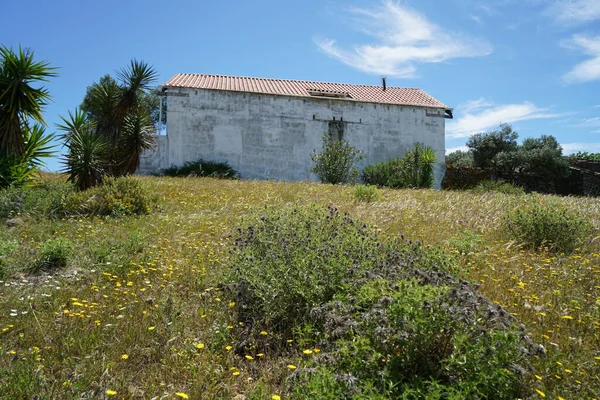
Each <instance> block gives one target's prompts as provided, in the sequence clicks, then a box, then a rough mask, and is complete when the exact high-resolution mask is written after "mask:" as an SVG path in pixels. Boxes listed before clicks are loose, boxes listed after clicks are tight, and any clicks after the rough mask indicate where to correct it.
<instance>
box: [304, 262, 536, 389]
mask: <svg viewBox="0 0 600 400" xmlns="http://www.w3.org/2000/svg"><path fill="white" fill-rule="evenodd" d="M394 269H396V270H397V271H398V272H400V271H401V270H402V269H401V268H399V267H389V269H388V271H387V272H388V273H389V272H392V271H393V270H394ZM384 271H385V269H384V270H375V271H372V274H371V277H369V276H365V275H361V276H360V277H355V278H354V279H353V281H354V283H356V284H357V285H359V288H358V290H357V291H354V292H349V293H347V294H340V295H338V296H336V297H335V298H334V301H332V302H329V303H327V304H325V305H323V306H321V307H320V308H318V309H316V310H313V313H312V315H313V318H315V319H319V318H322V319H323V320H324V324H323V325H324V334H323V337H325V338H335V341H334V343H331V341H330V340H325V341H323V342H322V343H325V344H323V345H322V346H321V349H322V353H324V352H329V353H330V356H329V357H327V358H324V360H328V361H326V362H325V363H324V365H323V363H320V362H315V364H314V367H315V368H316V369H317V371H318V370H320V369H322V368H323V367H325V368H331V369H333V370H334V371H336V373H337V374H336V375H334V377H330V378H333V379H330V381H329V383H328V385H329V386H330V387H332V388H334V389H335V390H340V389H342V388H343V396H341V397H342V398H356V399H358V398H371V397H370V394H371V393H380V394H382V395H384V396H385V398H414V399H421V398H453V399H467V398H488V399H491V398H493V399H514V398H519V397H526V396H525V395H526V394H527V389H526V387H525V385H524V382H525V381H524V379H523V378H524V374H525V373H526V371H527V367H528V365H529V364H528V363H529V361H528V358H527V357H528V355H529V354H538V355H539V354H542V353H543V350H542V348H541V347H540V346H538V345H535V344H533V343H531V342H529V341H528V340H527V339H526V337H525V336H524V335H523V333H521V332H519V331H518V329H517V328H516V326H514V325H513V324H512V321H513V320H512V318H511V317H510V315H509V314H508V313H507V312H505V311H504V310H502V309H501V308H500V307H497V306H493V305H492V304H491V303H490V302H489V301H487V300H485V299H484V298H483V297H482V296H481V295H479V294H477V293H476V292H475V291H474V290H473V289H472V288H469V287H468V286H466V285H464V286H463V285H460V284H457V282H456V281H454V280H453V279H451V278H449V277H448V276H444V275H440V274H436V273H423V272H422V271H421V272H420V273H419V274H416V276H419V278H416V277H415V278H408V276H409V275H410V273H409V272H408V271H406V270H405V271H404V272H403V273H401V274H400V275H404V276H405V277H406V278H405V279H402V278H399V279H394V278H392V279H390V277H391V276H393V275H387V278H382V276H386V275H385V274H384ZM328 346H331V347H328ZM310 370H311V371H312V369H310ZM312 373H313V374H314V372H312ZM314 383H315V382H314V381H312V380H309V382H308V383H301V385H302V386H303V388H304V387H305V386H310V385H314ZM342 383H345V385H342ZM323 390H325V389H323ZM295 391H296V392H301V391H302V390H301V388H295Z"/></svg>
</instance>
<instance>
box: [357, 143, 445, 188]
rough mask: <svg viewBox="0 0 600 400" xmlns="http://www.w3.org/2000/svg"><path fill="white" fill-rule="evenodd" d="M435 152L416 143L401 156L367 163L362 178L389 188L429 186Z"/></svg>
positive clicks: (371, 183) (431, 181)
mask: <svg viewBox="0 0 600 400" xmlns="http://www.w3.org/2000/svg"><path fill="white" fill-rule="evenodd" d="M434 163H435V153H434V152H433V150H432V149H431V148H430V147H428V146H423V145H421V144H420V143H417V144H416V145H415V147H414V148H413V149H412V150H410V151H408V152H407V153H406V154H405V155H404V156H403V157H401V158H393V159H390V160H387V161H382V162H380V163H377V164H372V165H367V166H366V167H365V168H364V169H363V172H362V180H363V182H365V183H366V184H369V185H377V186H380V187H391V188H430V187H432V186H433V164H434Z"/></svg>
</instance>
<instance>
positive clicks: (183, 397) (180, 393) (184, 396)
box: [175, 392, 190, 399]
mask: <svg viewBox="0 0 600 400" xmlns="http://www.w3.org/2000/svg"><path fill="white" fill-rule="evenodd" d="M175 396H177V397H181V398H182V399H189V398H190V396H188V395H187V394H185V393H183V392H177V393H175Z"/></svg>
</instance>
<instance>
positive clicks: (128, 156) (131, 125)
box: [118, 109, 154, 174]
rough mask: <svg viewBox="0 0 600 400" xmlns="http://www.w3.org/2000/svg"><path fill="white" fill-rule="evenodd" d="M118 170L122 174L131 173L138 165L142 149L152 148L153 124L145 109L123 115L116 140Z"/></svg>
mask: <svg viewBox="0 0 600 400" xmlns="http://www.w3.org/2000/svg"><path fill="white" fill-rule="evenodd" d="M118 148H119V153H120V154H121V157H120V160H119V164H118V165H119V170H120V171H122V172H123V173H124V174H133V173H134V172H135V171H136V170H137V169H138V168H139V166H140V156H141V155H142V153H143V152H144V150H151V149H153V148H154V124H153V123H152V117H151V116H150V114H149V113H148V112H146V110H142V109H139V110H138V112H137V113H136V114H130V115H127V116H126V117H125V121H123V127H122V129H121V137H120V138H119V142H118Z"/></svg>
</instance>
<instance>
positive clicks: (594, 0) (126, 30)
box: [0, 0, 600, 170]
mask: <svg viewBox="0 0 600 400" xmlns="http://www.w3.org/2000/svg"><path fill="white" fill-rule="evenodd" d="M2 8H3V11H2V13H0V43H1V44H3V45H4V46H8V47H15V48H16V47H17V46H19V45H21V46H23V47H27V48H30V49H32V50H33V51H34V52H35V56H36V58H37V59H44V60H47V61H49V62H50V63H51V64H52V65H53V66H56V67H58V68H59V70H58V72H59V74H60V76H59V77H57V78H54V79H52V81H51V82H49V83H48V84H47V85H46V86H47V88H48V89H49V90H50V92H51V94H52V97H53V102H52V104H49V105H48V106H47V107H46V111H45V118H46V121H47V122H48V124H49V125H50V130H52V131H54V130H55V128H54V124H55V123H56V122H58V121H59V115H66V114H67V110H73V109H74V108H75V107H77V106H78V105H79V104H80V103H81V100H82V98H83V95H84V94H85V89H86V87H87V86H89V85H91V84H92V83H93V82H94V81H97V80H98V79H99V78H100V77H101V76H102V75H104V74H106V73H114V71H115V70H118V69H120V68H123V67H125V66H126V65H127V64H128V62H129V61H130V60H131V59H132V58H134V57H135V58H137V59H142V60H144V61H147V62H148V63H150V64H151V65H153V66H154V68H155V69H156V70H157V71H158V73H159V76H160V78H159V80H158V81H157V82H156V83H157V84H160V83H164V82H165V81H166V80H167V79H168V78H170V77H171V76H172V75H174V74H176V73H211V74H224V75H242V76H255V77H269V78H284V79H303V80H315V81H330V82H345V83H360V84H379V83H380V77H381V76H387V78H388V84H389V85H393V86H403V87H418V88H421V89H423V90H425V91H427V92H428V93H430V94H431V95H432V96H434V97H436V98H437V99H438V100H440V101H442V102H444V103H445V104H447V105H448V106H450V107H453V108H454V116H455V118H454V120H447V127H446V147H447V148H448V149H450V150H454V149H458V148H461V146H464V144H465V142H466V140H467V139H468V137H469V136H470V135H472V134H474V133H477V132H482V131H486V130H489V129H493V128H495V127H496V126H498V125H499V124H500V123H511V124H512V125H513V127H514V128H515V129H516V130H517V131H518V132H519V134H520V137H521V139H524V138H526V137H539V136H540V135H542V134H551V135H554V136H556V137H557V138H558V140H559V142H560V143H561V144H562V145H563V148H564V150H565V153H567V154H568V153H571V152H574V151H580V150H581V151H590V152H600V95H599V94H600V1H599V0H494V1H486V2H484V1H480V0H446V1H444V2H440V1H438V0H404V1H391V0H383V1H374V0H371V1H359V0H344V1H342V0H303V1H293V2H284V1H281V0H279V1H275V0H253V1H243V0H235V1H234V0H222V1H218V2H214V1H206V0H204V1H202V0H200V1H198V0H196V1H192V0H185V1H177V0H172V1H170V2H164V1H161V2H158V1H137V0H121V1H113V0H105V1H102V2H100V1H72V0H57V1H42V0H37V1H35V0H30V1H13V2H5V4H4V5H3V6H2ZM48 167H49V169H50V170H56V169H58V168H59V167H60V164H59V162H58V160H57V159H53V160H51V161H50V162H49V165H48Z"/></svg>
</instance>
